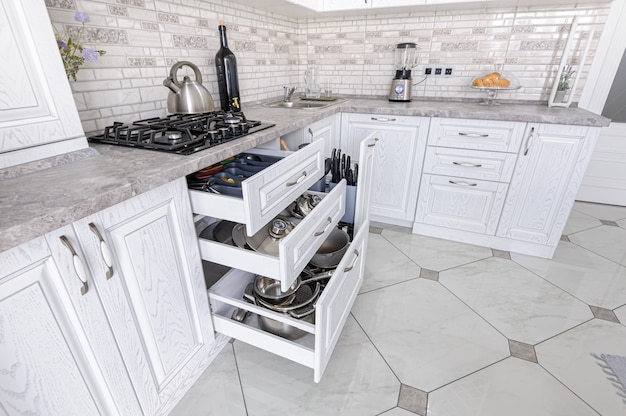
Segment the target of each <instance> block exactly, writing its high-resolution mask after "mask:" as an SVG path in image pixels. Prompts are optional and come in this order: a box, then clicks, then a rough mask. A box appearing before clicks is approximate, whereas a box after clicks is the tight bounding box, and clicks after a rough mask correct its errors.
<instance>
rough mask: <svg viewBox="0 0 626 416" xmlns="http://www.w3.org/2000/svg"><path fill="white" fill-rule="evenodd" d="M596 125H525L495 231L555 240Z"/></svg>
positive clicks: (541, 240)
mask: <svg viewBox="0 0 626 416" xmlns="http://www.w3.org/2000/svg"><path fill="white" fill-rule="evenodd" d="M599 130H600V129H599V128H597V127H584V126H567V125H560V124H529V125H528V127H527V130H526V133H525V139H524V140H525V142H524V143H523V144H522V146H523V147H522V150H521V153H520V155H519V158H518V161H517V165H516V166H515V171H514V173H513V178H512V180H511V185H510V187H509V192H508V195H507V199H506V202H505V205H504V209H503V212H502V218H501V220H500V224H499V226H498V231H497V235H498V236H500V237H505V238H510V239H514V240H522V241H528V242H533V243H537V244H545V245H550V246H556V245H557V244H558V241H559V239H560V237H561V232H562V231H563V227H564V226H565V222H566V221H567V217H568V216H569V213H570V210H571V208H572V205H573V203H574V198H575V197H576V193H577V191H578V188H579V186H580V183H581V181H582V177H583V175H584V173H585V169H586V168H587V164H588V163H589V159H590V157H591V153H592V151H593V147H594V145H595V142H596V140H597V136H598V134H599Z"/></svg>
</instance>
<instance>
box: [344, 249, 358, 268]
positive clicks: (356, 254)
mask: <svg viewBox="0 0 626 416" xmlns="http://www.w3.org/2000/svg"><path fill="white" fill-rule="evenodd" d="M354 254H355V256H354V260H352V264H351V265H350V266H348V267H346V268H345V269H343V271H344V272H349V271H350V270H352V269H353V268H354V265H355V264H356V261H357V260H358V258H359V250H357V249H355V250H354Z"/></svg>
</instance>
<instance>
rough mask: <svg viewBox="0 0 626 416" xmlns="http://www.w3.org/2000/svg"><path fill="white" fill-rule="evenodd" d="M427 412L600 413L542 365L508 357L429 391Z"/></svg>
mask: <svg viewBox="0 0 626 416" xmlns="http://www.w3.org/2000/svg"><path fill="white" fill-rule="evenodd" d="M426 414H427V416H458V415H463V416H503V415H506V416H529V415H532V416H559V415H572V416H573V415H576V416H587V415H588V416H592V415H594V416H597V413H596V412H594V411H593V409H591V408H590V407H589V406H588V405H587V404H586V403H585V402H583V401H582V400H580V399H579V398H578V397H576V395H574V394H572V392H571V391H569V390H568V389H567V388H566V387H565V386H563V385H562V384H561V383H559V382H558V381H557V380H555V379H554V377H552V376H551V375H550V374H548V373H547V372H546V371H545V370H544V369H542V368H541V367H540V366H539V365H537V364H534V363H529V362H527V361H523V360H519V359H517V358H513V357H511V358H507V359H505V360H503V361H500V362H499V363H496V364H494V365H491V366H489V367H487V368H485V369H483V370H480V371H478V372H476V373H474V374H471V375H469V376H467V377H465V378H463V379H461V380H458V381H455V382H454V383H451V384H449V385H447V386H444V387H442V388H441V389H438V390H435V391H434V392H432V393H430V394H429V395H428V411H427V413H426Z"/></svg>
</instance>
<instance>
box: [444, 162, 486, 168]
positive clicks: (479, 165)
mask: <svg viewBox="0 0 626 416" xmlns="http://www.w3.org/2000/svg"><path fill="white" fill-rule="evenodd" d="M452 164H453V165H457V166H465V167H468V168H480V167H482V166H483V165H481V164H478V163H469V162H454V161H453V162H452Z"/></svg>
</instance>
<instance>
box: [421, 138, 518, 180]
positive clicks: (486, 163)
mask: <svg viewBox="0 0 626 416" xmlns="http://www.w3.org/2000/svg"><path fill="white" fill-rule="evenodd" d="M516 159H517V155H515V154H512V153H499V152H488V151H484V150H468V149H453V148H448V147H433V146H428V148H427V149H426V157H425V159H424V172H425V173H432V174H434V175H447V176H458V177H461V178H472V179H484V180H488V181H496V182H509V181H510V180H511V175H512V174H513V168H514V167H515V160H516Z"/></svg>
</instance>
